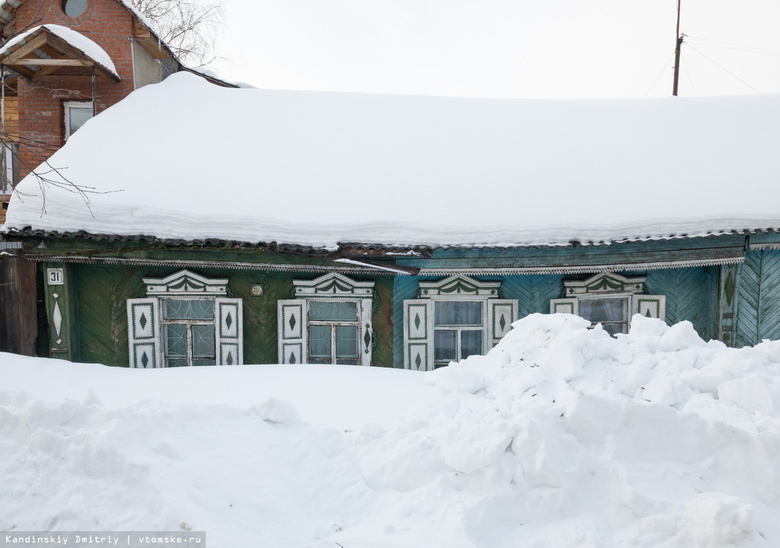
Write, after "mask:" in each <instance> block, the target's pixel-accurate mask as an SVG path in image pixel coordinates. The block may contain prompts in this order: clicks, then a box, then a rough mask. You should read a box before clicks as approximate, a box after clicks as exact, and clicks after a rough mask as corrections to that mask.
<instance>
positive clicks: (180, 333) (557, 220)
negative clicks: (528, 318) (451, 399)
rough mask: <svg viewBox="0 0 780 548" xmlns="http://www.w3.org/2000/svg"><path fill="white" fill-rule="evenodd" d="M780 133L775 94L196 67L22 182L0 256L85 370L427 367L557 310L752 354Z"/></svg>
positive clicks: (49, 336)
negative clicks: (235, 76)
mask: <svg viewBox="0 0 780 548" xmlns="http://www.w3.org/2000/svg"><path fill="white" fill-rule="evenodd" d="M778 119H780V96H775V95H757V96H752V97H728V98H668V99H653V100H621V101H549V100H495V99H491V100H484V99H458V98H434V97H411V96H383V95H362V94H343V93H317V92H283V91H261V90H250V89H227V88H220V87H217V86H214V85H211V84H209V83H207V82H205V81H203V80H200V79H197V78H195V77H193V76H191V75H188V74H183V73H182V74H176V75H174V76H172V77H170V78H168V79H167V80H165V81H164V82H162V83H160V84H157V85H154V86H147V87H145V88H144V89H141V90H138V91H136V92H134V93H133V94H131V95H130V96H129V97H127V98H126V99H125V100H123V101H122V102H120V103H119V104H117V105H115V106H114V107H112V108H110V109H108V110H107V111H105V112H104V113H103V114H102V115H101V116H99V117H98V118H96V119H95V120H94V121H93V122H92V123H91V124H90V125H89V126H88V127H86V128H84V130H83V131H80V132H79V133H78V134H77V135H76V136H74V138H73V139H72V140H70V141H69V142H68V143H67V145H66V146H65V147H63V148H62V149H61V150H60V151H59V152H57V153H56V154H55V155H54V156H52V158H51V159H50V165H51V166H52V167H54V168H57V169H58V170H59V171H55V172H51V171H47V170H41V171H39V173H38V174H37V176H36V175H31V176H28V177H27V178H26V179H25V180H24V181H22V183H20V187H19V190H20V192H19V194H18V195H16V196H15V197H14V198H13V200H12V201H11V205H10V208H9V211H8V219H7V223H6V225H5V233H4V238H5V242H3V243H4V245H6V246H8V247H12V246H16V247H18V248H19V249H18V250H16V251H14V252H12V253H14V255H12V258H7V259H6V260H7V261H15V264H19V265H27V266H26V267H22V266H20V267H19V268H28V269H32V270H33V271H34V274H35V276H36V279H37V287H38V288H39V294H40V299H39V300H40V303H39V305H38V310H37V311H36V309H35V303H31V304H30V305H29V306H28V308H27V310H26V312H24V313H22V315H23V316H24V317H25V318H28V320H27V321H30V320H29V318H30V317H31V316H32V317H35V315H36V313H37V317H38V325H39V329H38V337H37V345H36V351H37V352H38V353H39V354H44V355H51V356H55V357H64V358H69V359H73V360H80V361H95V362H102V363H109V364H115V365H128V364H129V365H131V366H133V367H160V366H162V367H164V366H176V365H199V364H214V363H218V364H230V363H242V362H243V363H276V362H281V363H343V364H358V365H369V364H370V365H378V366H394V367H407V368H412V369H431V368H434V367H436V366H438V365H443V364H446V363H448V362H449V360H452V359H458V358H463V357H465V356H467V355H470V354H474V353H483V352H485V351H487V350H488V349H489V348H490V347H491V346H492V345H493V344H495V342H496V341H497V340H498V339H499V338H500V337H501V336H502V335H504V334H505V333H506V332H507V331H508V330H509V329H510V327H511V323H512V321H513V320H514V319H516V318H518V317H522V316H525V315H528V314H531V313H549V312H573V313H577V314H579V315H581V316H583V317H585V318H587V319H589V320H591V321H592V322H593V323H594V324H601V326H602V327H601V328H603V329H606V330H607V331H609V332H610V333H616V334H617V333H621V332H625V331H626V330H627V329H628V328H629V327H630V322H631V317H632V315H633V314H635V313H640V314H643V315H645V316H653V317H660V318H663V319H665V320H666V321H667V322H669V323H673V322H679V321H682V320H688V321H690V322H692V324H693V326H694V327H695V329H696V330H697V331H698V332H699V333H700V335H701V336H702V337H704V338H705V339H707V338H717V339H721V340H723V341H724V342H726V343H727V344H730V345H737V346H739V345H744V344H752V343H755V342H757V341H760V340H761V339H763V338H778V337H780V234H778V233H777V231H776V230H777V228H778V227H780V209H778V203H780V154H778V151H779V150H780V126H779V125H778V124H777V120H778ZM66 169H67V171H65V170H66ZM65 173H67V179H65V178H64V177H63V174H65ZM71 185H77V186H75V187H74V186H71ZM6 321H8V320H6ZM29 344H31V343H29V341H28V346H29Z"/></svg>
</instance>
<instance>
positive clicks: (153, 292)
mask: <svg viewBox="0 0 780 548" xmlns="http://www.w3.org/2000/svg"><path fill="white" fill-rule="evenodd" d="M144 283H145V284H146V295H147V296H146V298H142V299H128V300H127V320H128V341H129V345H130V347H129V350H130V367H136V368H157V367H188V366H201V365H237V364H241V363H243V308H242V301H241V299H234V298H229V297H227V279H208V278H205V277H203V276H200V275H198V274H195V273H193V272H190V271H188V270H182V271H180V272H177V273H175V274H172V275H170V276H167V277H165V278H144Z"/></svg>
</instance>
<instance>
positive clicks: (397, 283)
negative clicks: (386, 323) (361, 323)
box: [392, 276, 429, 369]
mask: <svg viewBox="0 0 780 548" xmlns="http://www.w3.org/2000/svg"><path fill="white" fill-rule="evenodd" d="M420 279H423V280H427V279H429V278H420V277H418V276H396V277H395V278H393V325H394V329H393V362H392V363H393V367H397V368H399V369H403V367H404V301H405V300H406V299H416V298H417V297H418V296H419V290H420V287H419V285H418V284H419V281H420Z"/></svg>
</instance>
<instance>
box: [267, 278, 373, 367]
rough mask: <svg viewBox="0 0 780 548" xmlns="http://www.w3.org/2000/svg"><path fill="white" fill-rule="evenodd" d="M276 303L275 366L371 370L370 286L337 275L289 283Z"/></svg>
mask: <svg viewBox="0 0 780 548" xmlns="http://www.w3.org/2000/svg"><path fill="white" fill-rule="evenodd" d="M293 285H294V287H295V296H296V298H295V299H285V300H280V301H278V302H277V307H278V322H279V323H278V327H279V363H284V364H296V363H311V364H341V365H371V355H372V347H373V329H372V321H371V314H372V306H373V297H374V282H359V281H355V280H352V279H350V278H348V277H347V276H344V275H343V274H337V273H333V274H326V275H324V276H320V277H319V278H316V279H314V280H294V281H293Z"/></svg>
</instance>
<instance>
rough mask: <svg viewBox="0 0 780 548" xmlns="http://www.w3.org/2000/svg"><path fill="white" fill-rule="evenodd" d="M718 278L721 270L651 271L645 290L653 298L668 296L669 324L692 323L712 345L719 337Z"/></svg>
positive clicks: (706, 268)
mask: <svg viewBox="0 0 780 548" xmlns="http://www.w3.org/2000/svg"><path fill="white" fill-rule="evenodd" d="M717 274H718V273H717V267H700V268H675V269H670V270H651V271H649V272H648V273H647V281H646V282H645V289H646V291H647V293H648V294H650V295H666V323H667V324H669V325H672V324H675V323H677V322H681V321H683V320H688V321H689V322H691V323H692V324H693V327H694V328H695V329H696V331H697V332H698V333H699V336H700V337H701V338H702V339H704V340H705V341H708V340H710V339H713V338H715V337H716V336H717V325H716V324H717V309H718V293H717V291H718V289H717V283H718V276H717ZM629 275H630V274H629Z"/></svg>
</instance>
